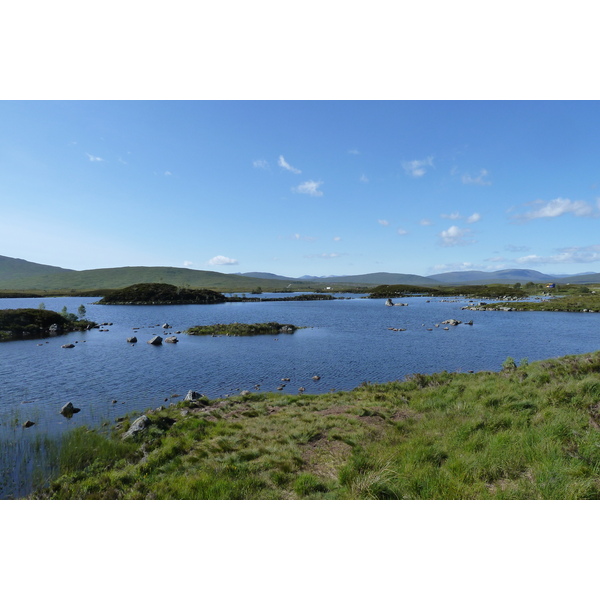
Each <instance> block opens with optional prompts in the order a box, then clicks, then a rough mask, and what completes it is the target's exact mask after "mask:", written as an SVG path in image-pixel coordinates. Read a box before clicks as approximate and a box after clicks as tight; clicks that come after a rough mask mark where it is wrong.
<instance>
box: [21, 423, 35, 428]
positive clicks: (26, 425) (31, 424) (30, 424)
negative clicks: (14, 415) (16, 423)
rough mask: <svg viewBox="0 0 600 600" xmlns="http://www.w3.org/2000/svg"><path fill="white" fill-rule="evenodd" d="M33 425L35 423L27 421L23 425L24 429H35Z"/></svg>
mask: <svg viewBox="0 0 600 600" xmlns="http://www.w3.org/2000/svg"><path fill="white" fill-rule="evenodd" d="M33 425H35V423H34V422H33V421H25V423H23V427H25V428H27V427H33Z"/></svg>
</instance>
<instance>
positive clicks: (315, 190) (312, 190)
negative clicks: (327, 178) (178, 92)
mask: <svg viewBox="0 0 600 600" xmlns="http://www.w3.org/2000/svg"><path fill="white" fill-rule="evenodd" d="M321 185H323V182H322V181H312V179H311V180H310V181H305V182H304V183H301V184H300V185H299V186H297V187H295V188H292V192H297V193H298V194H308V195H309V196H322V195H323V192H322V191H321V190H320V189H319V187H320V186H321Z"/></svg>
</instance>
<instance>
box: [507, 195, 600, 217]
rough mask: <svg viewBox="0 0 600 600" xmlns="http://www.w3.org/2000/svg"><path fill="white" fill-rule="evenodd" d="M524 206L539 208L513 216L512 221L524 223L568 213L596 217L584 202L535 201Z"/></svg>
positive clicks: (562, 200) (566, 200) (576, 215)
mask: <svg viewBox="0 0 600 600" xmlns="http://www.w3.org/2000/svg"><path fill="white" fill-rule="evenodd" d="M526 206H537V207H539V208H536V209H535V210H531V211H529V212H526V213H522V214H518V215H515V216H514V217H513V220H514V221H519V222H525V221H531V220H533V219H553V218H555V217H560V216H562V215H566V214H569V213H571V214H572V215H573V216H575V217H592V216H594V217H595V216H597V213H596V211H595V210H594V207H593V206H592V205H591V204H588V203H587V202H585V201H584V200H569V199H568V198H555V199H554V200H550V201H548V202H545V201H544V200H535V201H534V202H530V203H529V204H527V205H526Z"/></svg>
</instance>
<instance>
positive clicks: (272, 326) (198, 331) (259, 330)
mask: <svg viewBox="0 0 600 600" xmlns="http://www.w3.org/2000/svg"><path fill="white" fill-rule="evenodd" d="M297 329H301V327H297V326H296V325H289V324H281V323H275V322H271V323H216V324H214V325H197V326H196V327H190V328H189V329H188V330H187V331H186V332H185V333H187V334H189V335H212V336H216V335H231V336H242V335H279V334H280V333H294V331H296V330H297Z"/></svg>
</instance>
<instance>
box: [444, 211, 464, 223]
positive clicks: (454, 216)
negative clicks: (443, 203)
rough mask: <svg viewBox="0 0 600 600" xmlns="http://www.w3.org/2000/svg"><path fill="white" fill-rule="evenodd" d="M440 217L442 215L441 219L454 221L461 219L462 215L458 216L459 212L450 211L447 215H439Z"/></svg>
mask: <svg viewBox="0 0 600 600" xmlns="http://www.w3.org/2000/svg"><path fill="white" fill-rule="evenodd" d="M440 217H442V219H452V220H453V221H456V220H457V219H462V217H461V216H460V213H457V212H455V213H450V214H449V215H440Z"/></svg>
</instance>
